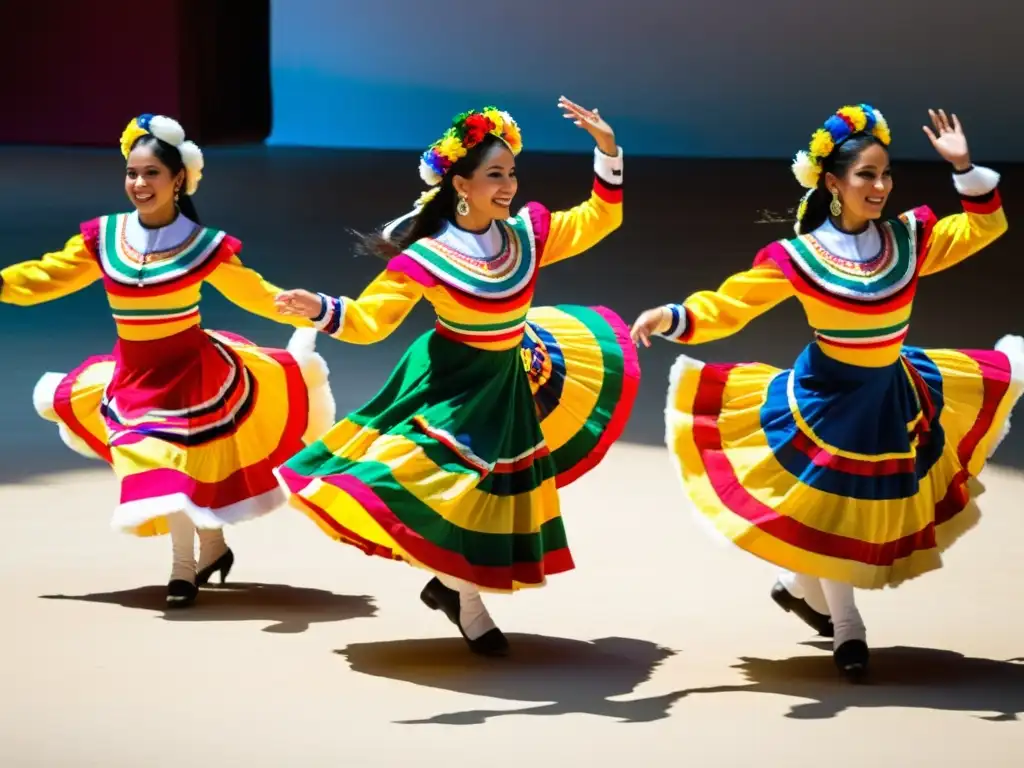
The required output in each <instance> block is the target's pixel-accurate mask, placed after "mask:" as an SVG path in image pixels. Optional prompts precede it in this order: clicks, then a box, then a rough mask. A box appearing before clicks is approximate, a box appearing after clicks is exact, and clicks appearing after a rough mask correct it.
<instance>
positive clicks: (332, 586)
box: [0, 444, 1024, 768]
mask: <svg viewBox="0 0 1024 768" xmlns="http://www.w3.org/2000/svg"><path fill="white" fill-rule="evenodd" d="M59 448H60V447H59V446H56V447H55V449H59ZM983 479H984V480H985V481H986V484H987V486H988V494H987V495H986V497H985V499H984V505H983V506H984V509H985V511H986V515H987V516H986V518H985V519H984V521H983V523H982V525H981V526H980V527H979V528H978V529H977V530H975V531H974V532H972V534H971V535H970V536H968V537H967V538H966V539H965V540H964V541H963V542H962V543H961V544H959V545H958V546H957V547H956V548H955V549H954V550H953V551H952V552H951V553H950V555H949V557H948V560H947V566H948V567H947V568H946V569H944V570H943V571H941V572H939V573H936V574H933V575H931V576H929V577H926V578H924V579H922V580H919V581H918V582H914V583H911V584H909V585H907V586H906V587H904V588H901V589H899V590H898V591H893V592H888V593H881V594H879V593H871V594H865V595H863V597H862V599H861V604H862V609H863V612H864V614H865V616H866V618H867V621H868V624H869V631H870V640H871V642H872V645H873V646H874V648H875V649H876V650H875V659H874V662H875V682H874V684H873V685H870V686H861V687H853V686H849V685H846V684H844V683H842V682H840V681H839V680H838V679H837V677H836V674H835V673H834V671H833V668H832V666H831V658H830V655H829V653H828V651H827V650H822V649H821V648H818V647H815V646H814V645H809V644H808V643H809V642H811V641H813V637H811V636H810V634H809V632H808V631H805V629H804V628H803V627H802V625H801V624H799V623H798V622H797V621H796V620H795V619H793V618H792V617H790V616H787V615H785V614H783V613H782V612H781V611H779V610H778V609H777V608H776V607H775V606H774V604H772V603H771V602H770V600H769V599H768V589H769V587H770V586H771V581H772V578H773V570H772V568H771V567H769V566H767V565H765V564H764V563H761V562H759V561H756V560H754V559H753V558H750V557H747V556H745V555H743V554H742V553H739V552H736V551H734V550H732V549H728V548H725V547H723V546H720V545H717V544H716V543H714V542H712V541H710V540H709V539H708V538H707V536H706V535H705V534H704V533H703V531H702V530H701V529H699V528H698V527H697V526H696V525H695V524H694V522H693V520H692V518H691V516H690V515H689V513H688V512H687V507H686V505H685V504H684V502H683V501H682V497H681V494H680V492H679V490H678V489H677V485H676V481H675V478H674V477H673V476H672V472H671V469H670V467H669V464H668V461H667V458H666V455H665V454H664V452H663V451H661V450H657V449H651V448H640V447H634V446H629V445H624V444H620V445H618V446H616V447H615V448H614V449H613V451H612V453H611V454H610V455H609V458H608V459H607V461H606V462H605V463H604V464H603V465H602V466H601V467H600V468H599V469H597V470H595V471H594V472H593V473H591V475H590V476H588V477H587V478H586V479H585V480H583V481H581V482H579V483H577V484H576V485H574V486H572V487H570V488H569V489H567V490H566V492H565V494H564V499H565V508H566V509H565V511H566V517H567V519H568V524H569V533H570V539H571V542H572V544H573V548H574V552H575V555H576V559H577V570H576V571H575V572H573V573H570V574H568V575H565V576H562V577H558V578H556V579H555V580H553V582H552V584H551V585H550V588H548V589H545V590H541V591H538V592H531V593H523V594H520V595H517V596H515V597H512V598H509V597H499V598H494V599H492V600H491V601H490V603H491V605H492V611H493V613H494V614H495V616H496V618H497V620H498V621H499V622H500V624H501V625H502V627H503V628H504V629H505V630H506V631H507V632H508V633H509V634H510V637H511V639H512V641H513V642H514V644H515V653H514V656H513V657H511V658H509V659H506V660H499V661H485V660H479V659H475V658H472V657H470V656H469V655H468V654H467V653H466V651H465V650H464V646H463V645H462V641H461V640H460V639H458V638H457V637H456V636H453V627H451V625H449V624H447V623H446V622H445V620H444V619H443V618H442V617H441V616H440V615H439V614H434V613H430V612H428V611H427V610H426V609H425V608H424V607H423V606H422V605H421V604H420V603H419V602H418V599H417V594H418V591H419V589H420V587H421V585H422V583H423V582H424V581H425V577H424V575H423V574H421V573H419V572H416V571H414V570H413V569H410V568H408V567H405V566H401V565H399V564H392V563H387V562H382V561H378V560H373V559H370V558H367V557H364V556H362V555H361V554H359V553H357V552H355V551H354V550H350V549H347V548H343V547H342V546H340V545H337V544H334V543H333V542H330V541H328V540H327V539H326V538H325V537H324V536H322V535H321V534H320V533H319V532H318V531H317V530H316V529H315V528H314V526H313V525H312V524H311V523H309V522H307V521H306V520H305V519H304V518H303V517H301V516H300V515H299V514H298V513H292V512H290V511H283V512H280V513H277V514H275V515H273V516H271V517H269V518H266V519H264V520H261V521H257V522H254V523H250V524H247V525H244V526H241V527H239V528H237V529H234V530H231V531H230V532H229V536H230V541H231V543H232V544H233V545H234V548H235V550H236V553H237V555H238V563H237V566H236V570H235V571H234V572H233V573H232V577H233V578H235V579H237V580H238V582H237V583H235V584H230V583H229V587H230V588H228V589H224V590H214V591H206V592H204V593H203V594H202V596H201V605H198V606H196V607H195V608H194V609H193V610H191V611H187V612H178V613H172V614H167V613H165V612H164V611H163V610H162V609H161V604H162V600H163V591H162V590H163V583H164V580H165V577H166V569H167V567H168V563H169V551H168V550H169V543H168V541H167V540H166V539H159V540H145V541H140V540H136V539H132V538H130V537H127V536H123V535H118V534H114V533H112V532H111V531H110V530H109V528H108V525H107V520H108V516H109V509H110V506H111V503H112V500H113V494H114V484H113V482H112V479H111V476H110V475H109V474H108V473H107V472H106V471H103V470H100V471H90V470H86V471H82V472H79V473H72V474H66V475H63V476H57V477H51V478H44V479H40V480H34V481H32V482H31V483H30V484H26V485H20V486H19V485H8V486H3V487H0V512H2V514H0V542H2V556H0V576H2V579H3V583H4V585H5V588H4V590H3V591H2V593H0V615H2V616H3V617H4V622H3V630H2V633H0V651H2V653H0V681H2V686H3V687H2V691H3V695H2V703H0V766H3V768H23V767H26V768H27V767H28V766H46V768H61V767H63V766H75V767H76V768H84V767H85V766H103V768H121V767H122V766H123V767H124V768H162V767H163V766H222V767H223V768H233V767H234V766H253V767H256V766H281V767H282V768H285V767H286V766H287V767H288V768H291V767H292V766H295V767H299V766H302V767H306V766H308V767H309V768H314V767H318V766H332V767H335V766H354V767H355V768H360V767H361V766H398V765H415V766H422V767H423V768H431V767H432V766H456V765H459V764H466V765H473V766H481V767H484V766H486V767H487V768H503V767H504V766H517V767H519V766H525V765H535V766H545V767H546V766H552V767H557V768H562V767H563V766H565V765H571V764H578V765H596V766H601V765H623V764H625V763H627V761H628V763H629V764H630V765H631V766H635V767H636V768H646V767H648V766H650V767H652V768H654V767H660V766H673V767H675V766H696V767H697V768H705V767H709V768H710V767H717V766H749V765H753V764H758V765H771V766H785V767H786V768H803V767H804V766H808V767H812V766H813V767H814V768H820V767H821V766H826V767H827V768H835V767H838V766H868V765H870V766H872V767H873V768H874V767H877V766H885V767H887V766H901V768H902V767H906V766H915V767H916V766H929V767H936V766H967V765H977V766H1019V765H1022V764H1024V724H1021V723H1020V722H1018V721H1017V718H1018V716H1020V715H1021V713H1024V661H1022V657H1024V622H1022V621H1021V618H1022V613H1024V611H1022V603H1024V557H1022V556H1021V543H1020V542H1021V534H1022V533H1024V518H1022V517H1021V511H1022V504H1021V499H1022V498H1024V478H1022V477H1019V476H1015V475H1013V474H1011V473H1009V472H1007V471H1005V470H1000V469H999V468H998V467H995V468H992V469H990V470H988V471H987V472H986V475H985V476H984V478H983Z"/></svg>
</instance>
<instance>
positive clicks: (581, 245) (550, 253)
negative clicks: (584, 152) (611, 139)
mask: <svg viewBox="0 0 1024 768" xmlns="http://www.w3.org/2000/svg"><path fill="white" fill-rule="evenodd" d="M620 226H622V148H621V147H616V154H615V155H606V154H604V152H602V151H601V150H600V149H597V148H595V149H594V185H593V187H592V188H591V192H590V198H589V199H588V200H587V201H586V202H583V203H580V204H579V205H577V206H575V207H573V208H570V209H569V210H567V211H552V213H551V214H550V220H549V224H548V233H547V238H546V239H545V241H544V246H543V250H542V251H541V261H540V265H541V266H542V267H546V266H548V265H549V264H554V263H555V262H558V261H562V260H563V259H568V258H572V257H573V256H577V255H579V254H581V253H583V252H584V251H586V250H587V249H589V248H593V247H594V246H595V245H597V244H598V243H599V242H600V241H601V240H603V239H604V238H605V237H607V236H608V235H609V234H611V233H612V232H614V231H615V230H616V229H618V228H619V227H620Z"/></svg>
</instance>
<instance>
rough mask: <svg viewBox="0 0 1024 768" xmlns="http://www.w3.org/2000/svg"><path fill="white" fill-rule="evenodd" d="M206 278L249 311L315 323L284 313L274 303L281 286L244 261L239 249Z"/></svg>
mask: <svg viewBox="0 0 1024 768" xmlns="http://www.w3.org/2000/svg"><path fill="white" fill-rule="evenodd" d="M225 247H227V246H225ZM206 282H208V283H209V284H210V285H212V286H213V287H214V288H216V289H217V290H218V291H220V292H221V293H222V294H223V295H224V298H226V299H227V300H228V301H230V302H231V303H232V304H235V305H237V306H239V307H241V308H242V309H244V310H245V311H246V312H251V313H252V314H254V315H259V316H260V317H265V318H266V319H267V320H273V321H274V322H277V323H284V324H286V325H294V326H296V327H299V328H312V327H313V322H312V321H311V320H309V319H308V318H305V317H299V316H295V315H284V314H282V313H281V312H280V311H279V310H278V308H277V306H276V305H275V304H274V298H275V297H276V296H277V295H278V294H279V293H281V289H280V288H279V287H277V286H276V285H274V284H273V283H269V282H267V281H266V280H264V279H263V276H262V275H261V274H260V273H259V272H257V271H256V270H254V269H250V268H249V267H247V266H245V265H244V264H242V260H241V259H239V258H238V255H237V254H236V253H232V254H231V257H230V258H228V259H225V260H224V261H222V262H221V263H220V264H218V265H217V266H216V268H215V269H214V270H213V272H211V273H210V275H209V276H208V277H207V278H206Z"/></svg>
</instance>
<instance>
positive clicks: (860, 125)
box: [836, 107, 868, 132]
mask: <svg viewBox="0 0 1024 768" xmlns="http://www.w3.org/2000/svg"><path fill="white" fill-rule="evenodd" d="M836 114H838V115H841V116H843V117H845V118H846V119H847V120H849V121H850V122H852V123H853V127H854V132H857V131H863V130H864V129H865V128H866V127H867V124H868V116H867V115H865V114H864V110H863V109H861V108H860V107H843V108H842V109H840V110H839V111H838V112H837V113H836Z"/></svg>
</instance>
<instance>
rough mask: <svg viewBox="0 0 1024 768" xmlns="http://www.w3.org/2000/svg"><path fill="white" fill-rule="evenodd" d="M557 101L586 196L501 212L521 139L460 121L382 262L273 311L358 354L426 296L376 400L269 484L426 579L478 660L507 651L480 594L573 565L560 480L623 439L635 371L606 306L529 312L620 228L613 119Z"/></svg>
mask: <svg viewBox="0 0 1024 768" xmlns="http://www.w3.org/2000/svg"><path fill="white" fill-rule="evenodd" d="M559 103H560V105H561V107H562V109H563V110H564V114H565V116H566V117H568V118H570V119H572V120H573V122H574V123H575V124H576V125H578V126H581V127H582V128H584V129H585V130H586V131H588V132H589V133H590V134H591V136H593V138H594V139H595V141H596V143H597V148H596V149H595V153H594V154H595V157H594V174H595V175H594V181H593V187H592V193H591V195H590V199H589V200H587V201H586V202H584V203H582V204H581V205H578V206H576V207H575V208H572V209H570V210H567V211H558V212H551V211H549V210H548V209H547V208H545V207H543V206H542V205H540V204H538V203H527V204H526V205H525V206H524V207H523V208H522V209H521V210H520V211H519V212H518V213H517V214H515V215H511V213H510V206H511V205H512V199H513V197H514V196H515V194H516V191H517V189H518V182H517V179H516V171H515V158H516V156H517V155H518V154H519V152H520V150H521V148H522V140H521V138H520V134H519V128H518V126H517V125H516V123H515V121H513V119H512V118H511V117H510V116H509V115H508V114H507V113H505V112H500V111H498V110H497V109H495V108H486V109H484V110H482V111H480V112H466V113H463V114H461V115H459V116H458V117H456V118H455V120H454V121H453V123H452V126H451V128H449V130H448V131H447V132H446V133H445V134H444V136H443V137H442V138H441V139H439V140H438V141H437V142H435V143H434V144H433V145H432V146H431V147H430V148H429V149H428V150H427V152H426V153H425V154H424V156H423V159H422V162H421V167H420V170H421V175H422V176H423V179H424V180H425V181H426V182H427V184H429V185H430V186H431V189H430V191H429V192H427V193H426V194H425V195H423V196H422V197H421V199H420V200H419V202H418V203H417V206H416V208H415V209H414V210H413V212H412V213H410V214H408V215H407V216H404V217H402V218H401V219H398V220H396V221H395V222H392V224H391V225H390V226H388V227H386V228H385V230H384V232H383V233H382V234H381V235H373V236H370V237H368V238H366V240H365V243H364V246H365V247H366V248H368V249H369V250H370V251H371V252H373V253H375V254H377V255H380V256H383V257H385V258H387V259H388V263H387V268H386V269H385V270H384V271H383V272H382V273H381V274H380V275H379V276H378V277H377V278H376V279H375V280H374V281H373V282H372V283H371V284H370V285H369V286H368V287H367V288H366V289H365V290H364V291H363V292H362V294H361V295H360V296H359V297H358V298H356V299H351V298H337V297H333V296H327V295H323V294H319V295H318V294H312V293H309V292H307V291H289V292H287V293H286V294H283V295H282V296H281V300H280V301H281V306H282V308H283V309H284V310H286V311H292V312H295V313H296V314H298V315H300V316H304V317H310V318H315V320H316V323H317V326H318V327H319V328H321V329H323V331H324V332H325V333H328V334H330V335H331V336H333V337H334V338H337V339H340V340H342V341H348V342H351V343H354V344H369V343H373V342H377V341H380V340H382V339H384V338H386V337H387V336H388V335H389V334H390V333H391V332H392V331H394V330H395V328H397V327H398V325H399V324H400V323H401V322H402V321H403V320H404V319H405V318H406V316H407V315H408V314H409V312H410V311H411V310H412V308H413V307H414V306H415V305H416V304H417V302H419V300H420V299H422V298H426V299H427V301H429V302H430V303H431V304H432V305H433V308H434V311H435V312H436V313H437V320H436V324H435V327H434V330H433V331H431V332H429V333H427V334H425V335H424V336H422V337H420V338H419V340H418V341H416V342H414V343H413V345H412V347H411V348H410V349H409V350H408V351H407V352H406V353H405V355H404V357H403V358H402V360H401V362H400V363H399V364H398V367H397V369H396V370H395V372H394V373H393V374H392V375H391V377H390V379H388V381H387V383H386V384H385V385H384V387H383V389H382V390H381V391H380V393H379V394H378V395H377V396H376V397H374V398H373V399H372V400H370V401H369V402H368V403H367V404H365V405H364V406H363V407H362V408H360V409H359V410H357V411H356V412H355V413H352V414H350V415H349V416H348V417H346V418H345V419H344V420H343V421H342V422H341V423H340V424H338V425H337V426H335V427H334V428H333V429H332V430H331V431H329V432H328V433H327V434H326V435H324V436H323V437H322V438H321V439H320V440H319V441H318V442H316V443H315V444H313V445H311V446H309V447H308V448H306V449H305V450H303V451H302V452H300V453H299V454H298V455H297V456H295V457H294V458H292V459H291V460H290V461H288V462H287V463H286V464H285V465H284V466H283V467H282V468H281V470H280V476H281V478H282V480H283V482H284V483H285V484H286V485H287V486H288V487H289V488H290V489H291V492H292V503H293V504H295V506H296V507H298V508H299V509H301V510H303V511H304V512H306V513H307V514H308V515H309V516H310V517H311V518H312V519H313V520H314V521H316V523H317V524H318V525H319V526H320V527H321V529H322V530H323V531H324V532H325V533H326V534H328V535H329V536H331V537H333V538H335V539H337V540H339V541H342V542H344V543H347V544H351V545H354V546H356V547H358V548H360V549H362V550H363V551H364V552H366V553H367V554H371V555H378V556H381V557H385V558H391V559H395V560H402V561H405V562H407V563H410V564H412V565H415V566H419V567H422V568H424V569H427V570H429V571H432V572H433V573H434V574H436V576H435V578H433V579H431V580H430V582H429V583H428V584H427V585H426V587H425V588H424V589H423V591H422V594H421V599H422V600H423V602H424V603H426V604H427V606H429V607H430V608H432V609H435V610H436V609H440V610H441V611H443V612H444V613H445V614H446V615H447V617H448V618H449V619H450V620H451V621H452V622H453V623H454V624H455V625H456V626H457V627H458V628H459V631H460V632H461V634H462V636H463V637H464V639H465V640H466V642H467V644H468V645H469V648H470V649H471V650H472V651H473V652H475V653H480V654H485V655H499V654H504V653H505V652H506V651H507V648H508V643H507V640H506V638H505V636H504V635H503V634H502V632H501V630H499V629H498V628H497V626H496V625H495V623H494V621H493V620H492V619H491V616H490V614H489V613H488V611H487V609H486V607H485V606H484V604H483V601H482V599H481V595H480V593H481V591H491V592H506V593H507V592H513V591H516V590H518V589H520V588H523V587H539V586H541V585H543V584H544V583H545V581H546V579H547V577H548V576H549V575H551V574H555V573H561V572H563V571H568V570H570V569H571V568H572V567H573V561H572V557H571V555H570V552H569V546H568V542H567V539H566V534H565V530H564V527H563V523H562V517H561V514H560V510H559V498H558V491H557V489H558V488H559V487H561V486H565V485H567V484H569V483H571V482H572V481H574V480H576V479H577V478H579V477H580V476H581V475H583V474H584V473H585V472H586V471H588V470H589V469H591V468H592V467H594V466H595V465H596V464H597V463H598V462H599V461H600V460H601V458H602V457H603V456H604V455H605V452H606V451H607V450H608V447H609V446H610V445H611V443H612V442H613V441H614V440H615V439H616V438H617V437H618V436H619V434H620V433H621V431H622V429H623V427H624V426H625V423H626V420H627V418H628V416H629V413H630V410H631V408H632V405H633V400H634V397H635V394H636V388H637V383H638V380H639V375H640V372H639V368H638V366H637V358H636V350H635V348H634V347H633V344H632V343H631V342H630V339H629V328H628V326H627V325H626V324H625V323H624V322H623V321H622V320H621V319H620V318H619V317H618V316H617V315H616V314H614V313H613V312H611V311H609V310H607V309H604V308H601V307H595V308H587V307H577V306H556V307H534V308H532V309H531V306H530V305H531V302H532V300H533V294H534V287H535V284H536V281H537V278H538V270H539V269H541V268H543V267H547V266H549V265H551V264H555V263H557V262H559V261H562V260H564V259H568V258H570V257H572V256H576V255H577V254H580V253H582V252H584V251H586V250H587V249H589V248H591V247H593V246H594V245H596V244H597V243H598V242H599V241H600V240H602V239H603V238H604V237H605V236H607V235H608V234H609V233H610V232H612V231H613V230H615V229H616V228H617V227H618V226H619V225H620V223H621V221H622V152H621V150H620V149H619V147H618V146H617V145H616V143H615V138H614V134H613V133H612V129H611V127H610V126H609V125H608V124H607V123H606V122H605V121H604V120H603V119H602V118H601V117H600V115H599V114H598V113H597V110H594V111H590V110H586V109H583V108H582V107H580V106H578V105H576V104H574V103H573V102H571V101H568V100H567V99H562V100H561V101H560V102H559ZM410 220H411V222H410ZM407 222H408V223H411V226H410V227H409V228H408V230H407V231H406V232H405V233H404V234H402V235H401V236H400V237H397V238H396V239H394V240H392V239H391V237H392V234H393V233H394V232H395V231H397V229H398V227H399V226H400V225H402V224H403V223H407Z"/></svg>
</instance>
